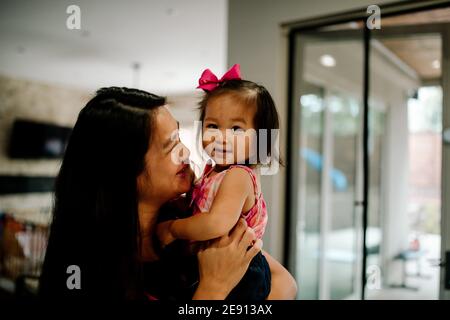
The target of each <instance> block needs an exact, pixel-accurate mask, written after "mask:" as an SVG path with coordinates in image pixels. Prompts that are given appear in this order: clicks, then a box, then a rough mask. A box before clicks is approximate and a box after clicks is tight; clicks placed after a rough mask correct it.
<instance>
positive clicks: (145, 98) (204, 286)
mask: <svg viewBox="0 0 450 320" xmlns="http://www.w3.org/2000/svg"><path fill="white" fill-rule="evenodd" d="M165 104H166V101H165V98H163V97H159V96H156V95H153V94H150V93H147V92H144V91H140V90H136V89H127V88H116V87H112V88H105V89H101V90H99V91H98V92H97V95H96V96H95V97H94V98H92V99H91V100H90V101H89V102H88V104H87V105H86V106H85V107H84V108H83V109H82V110H81V112H80V114H79V117H78V120H77V122H76V124H75V127H74V129H73V132H72V135H71V137H70V141H69V143H68V145H67V149H66V152H65V155H64V159H63V161H62V165H61V169H60V173H59V175H58V178H57V183H56V189H55V206H54V215H53V222H52V226H51V231H50V238H49V242H48V248H47V253H46V257H45V262H44V266H43V271H42V277H41V282H40V294H41V296H43V297H56V298H62V297H64V298H72V297H73V298H88V299H92V298H95V299H143V298H148V297H149V296H151V292H145V288H144V286H145V285H144V284H145V283H146V282H148V281H146V278H148V277H150V278H151V276H152V275H148V274H146V273H145V272H144V269H146V268H144V265H146V264H151V263H152V262H155V261H157V260H158V259H159V257H158V254H157V252H156V251H155V249H154V248H155V246H154V243H153V235H154V230H155V224H156V221H157V217H158V210H159V209H160V208H161V206H162V205H163V204H164V203H166V202H168V201H169V200H172V199H174V198H177V197H179V196H180V195H181V194H183V193H186V192H187V191H189V189H190V187H191V182H192V173H191V171H190V170H187V169H188V166H187V165H186V164H185V163H181V164H178V165H177V164H175V163H174V161H172V159H171V150H172V149H173V148H174V147H175V146H176V145H179V146H181V147H182V148H185V147H184V146H183V145H181V142H180V141H179V139H178V138H177V139H173V135H172V134H173V132H174V131H175V130H176V129H177V122H176V121H175V119H173V117H172V116H171V115H170V113H169V112H168V110H167V108H166V107H165ZM188 155H189V152H188V150H187V149H186V152H184V158H183V159H179V160H180V162H183V161H184V162H187V157H188ZM180 162H179V163H180ZM254 240H255V236H254V233H253V232H252V231H251V229H249V228H246V226H245V224H244V222H242V221H241V222H240V223H239V224H238V225H237V227H236V228H235V229H234V231H233V232H232V233H231V234H230V235H229V236H227V237H223V238H222V239H218V240H216V241H215V242H213V243H212V244H211V245H210V246H209V247H208V248H206V249H203V250H201V251H200V253H199V254H198V259H199V261H198V262H199V274H200V282H199V284H198V287H197V290H196V291H195V294H194V299H224V298H225V297H226V296H227V295H228V293H229V292H230V291H231V290H232V288H233V287H234V286H235V285H236V284H237V283H238V282H239V280H240V279H241V278H242V276H243V275H244V273H245V270H246V269H247V266H248V264H249V262H250V260H251V259H252V258H253V256H255V255H256V253H257V252H259V250H260V248H261V245H262V244H261V242H260V241H257V242H256V243H255V244H254V245H253V247H252V248H250V249H249V250H248V251H247V247H248V246H249V244H251V243H253V241H254ZM268 260H269V263H271V269H272V268H273V273H274V274H275V275H274V277H275V278H274V281H276V279H277V277H278V276H277V275H280V276H281V277H282V278H283V279H286V274H285V273H284V269H283V268H282V267H281V265H279V264H278V263H277V262H276V261H274V260H273V259H271V258H270V257H269V258H268ZM72 265H76V266H77V267H79V270H80V280H81V288H80V289H76V288H75V289H69V288H68V286H67V280H68V278H69V276H70V274H68V273H67V270H68V269H67V268H68V267H69V266H72ZM292 289H293V290H291V291H292V292H290V294H291V295H292V294H293V292H294V291H295V288H292ZM278 290H280V292H281V290H282V288H281V286H276V285H275V286H274V292H275V293H277V291H278ZM283 293H284V292H283ZM294 294H295V293H294ZM276 297H282V295H279V296H276ZM152 298H163V297H152Z"/></svg>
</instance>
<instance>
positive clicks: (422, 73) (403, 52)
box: [381, 35, 442, 80]
mask: <svg viewBox="0 0 450 320" xmlns="http://www.w3.org/2000/svg"><path fill="white" fill-rule="evenodd" d="M381 42H382V43H383V45H384V46H385V47H387V48H388V49H389V50H391V51H392V52H393V53H395V55H396V56H398V57H399V58H400V59H401V60H402V61H403V62H404V63H406V64H407V65H409V66H410V67H412V68H413V69H414V70H415V71H416V72H417V74H418V75H419V77H420V79H422V80H436V79H439V78H440V76H441V67H440V61H441V56H442V54H441V52H442V50H441V46H442V40H441V38H440V37H439V36H435V35H426V36H417V37H413V38H394V39H384V40H382V41H381Z"/></svg>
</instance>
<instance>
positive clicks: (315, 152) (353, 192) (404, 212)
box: [287, 8, 450, 299]
mask: <svg viewBox="0 0 450 320" xmlns="http://www.w3.org/2000/svg"><path fill="white" fill-rule="evenodd" d="M383 21H384V22H383V23H384V25H383V27H382V29H381V30H367V29H365V28H366V25H365V20H364V19H360V20H355V21H351V22H346V23H342V24H336V25H327V26H324V27H314V28H311V27H309V28H304V29H297V30H295V31H293V32H291V34H290V40H289V41H290V93H289V99H290V110H289V133H288V134H289V136H288V144H289V145H288V179H287V182H288V190H289V194H288V197H287V200H288V205H287V208H288V214H289V222H290V225H289V226H288V228H289V235H290V236H289V239H290V242H289V246H288V248H289V252H288V265H289V268H290V270H292V271H293V272H294V275H295V278H296V279H297V281H298V283H299V288H300V290H299V296H298V298H299V299H360V298H365V299H436V298H438V297H439V296H440V297H442V298H445V297H447V298H448V297H449V293H448V292H449V289H450V282H449V281H450V272H449V271H445V270H444V268H441V269H439V266H441V267H442V266H445V265H447V266H448V265H450V261H445V260H446V259H449V258H450V256H449V257H447V256H448V255H449V252H450V240H449V239H450V223H449V222H450V210H449V209H450V203H449V199H450V196H449V192H450V180H449V179H450V178H449V177H450V165H449V163H450V160H449V159H450V156H449V146H450V129H449V128H450V120H449V119H450V112H449V110H450V100H449V96H450V93H449V92H450V65H449V63H450V62H449V61H450V9H448V8H445V9H436V10H430V11H421V12H417V13H408V14H404V15H400V14H398V15H395V16H393V17H391V18H385V20H383ZM421 112H422V113H421Z"/></svg>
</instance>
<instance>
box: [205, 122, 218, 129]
mask: <svg viewBox="0 0 450 320" xmlns="http://www.w3.org/2000/svg"><path fill="white" fill-rule="evenodd" d="M206 128H208V129H217V125H215V124H212V123H210V124H208V125H206Z"/></svg>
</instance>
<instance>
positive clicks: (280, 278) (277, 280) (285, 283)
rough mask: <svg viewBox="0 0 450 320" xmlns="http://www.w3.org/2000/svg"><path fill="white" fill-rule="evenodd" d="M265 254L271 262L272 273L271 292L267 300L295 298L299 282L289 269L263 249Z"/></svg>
mask: <svg viewBox="0 0 450 320" xmlns="http://www.w3.org/2000/svg"><path fill="white" fill-rule="evenodd" d="M263 255H264V257H266V260H267V262H268V263H269V267H270V273H271V275H272V282H271V289H270V294H269V296H268V297H267V300H293V299H295V297H296V295H297V284H296V282H295V279H294V278H293V277H292V276H291V274H290V273H289V271H287V270H286V268H285V267H283V265H282V264H281V263H279V262H278V261H277V260H275V259H274V258H272V257H271V256H270V255H269V254H268V253H267V252H265V251H264V250H263Z"/></svg>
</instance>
